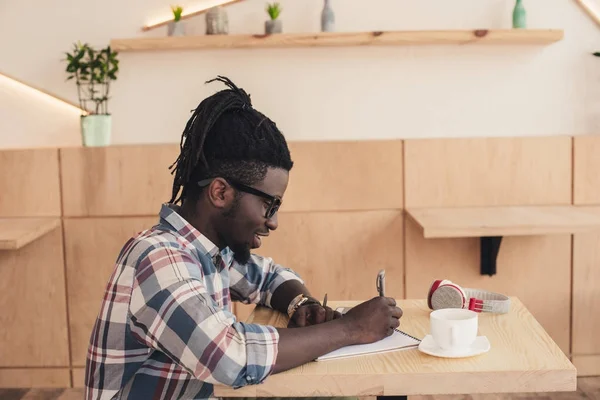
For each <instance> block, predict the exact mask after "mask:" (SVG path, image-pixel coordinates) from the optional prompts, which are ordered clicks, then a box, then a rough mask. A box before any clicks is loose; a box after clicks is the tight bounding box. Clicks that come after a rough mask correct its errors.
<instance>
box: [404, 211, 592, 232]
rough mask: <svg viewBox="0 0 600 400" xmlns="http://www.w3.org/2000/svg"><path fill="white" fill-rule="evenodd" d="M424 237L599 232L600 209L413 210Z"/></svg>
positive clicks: (411, 215) (413, 216) (411, 214)
mask: <svg viewBox="0 0 600 400" xmlns="http://www.w3.org/2000/svg"><path fill="white" fill-rule="evenodd" d="M407 212H408V214H409V215H410V217H411V218H412V219H413V220H414V221H415V222H416V223H417V224H419V226H420V227H421V228H422V229H423V235H424V237H426V238H456V237H485V236H522V235H545V234H561V233H576V232H580V231H586V230H593V229H599V230H600V207H584V206H570V205H566V206H523V207H459V208H413V209H408V210H407Z"/></svg>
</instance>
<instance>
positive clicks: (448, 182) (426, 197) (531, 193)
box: [404, 136, 572, 208]
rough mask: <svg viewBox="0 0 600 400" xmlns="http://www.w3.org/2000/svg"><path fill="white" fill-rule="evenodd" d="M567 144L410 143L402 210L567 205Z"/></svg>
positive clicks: (558, 140)
mask: <svg viewBox="0 0 600 400" xmlns="http://www.w3.org/2000/svg"><path fill="white" fill-rule="evenodd" d="M571 154H572V146H571V138H570V137H561V136H557V137H518V138H451V139H408V140H405V142H404V172H405V188H404V191H405V199H406V200H405V206H406V208H413V207H422V208H429V207H471V206H509V205H516V206H524V205H567V204H571V182H572V179H571V172H572V165H571V159H572V157H571Z"/></svg>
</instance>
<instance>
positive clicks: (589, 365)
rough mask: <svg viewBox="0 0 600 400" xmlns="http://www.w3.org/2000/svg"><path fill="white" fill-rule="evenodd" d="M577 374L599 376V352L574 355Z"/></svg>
mask: <svg viewBox="0 0 600 400" xmlns="http://www.w3.org/2000/svg"><path fill="white" fill-rule="evenodd" d="M573 364H574V365H575V368H577V376H600V354H590V355H574V356H573Z"/></svg>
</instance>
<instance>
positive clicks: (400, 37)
mask: <svg viewBox="0 0 600 400" xmlns="http://www.w3.org/2000/svg"><path fill="white" fill-rule="evenodd" d="M563 36H564V31H562V30H559V29H505V30H486V29H479V30H440V31H385V32H318V33H281V34H274V35H201V36H177V37H173V36H167V37H153V38H131V39H113V40H111V42H110V45H111V47H112V48H113V50H116V51H120V52H126V51H156V50H201V49H233V48H261V47H262V48H269V47H321V46H322V47H326V46H402V45H444V44H450V45H455V44H458V45H468V44H508V45H511V44H512V45H543V44H550V43H554V42H557V41H559V40H562V38H563Z"/></svg>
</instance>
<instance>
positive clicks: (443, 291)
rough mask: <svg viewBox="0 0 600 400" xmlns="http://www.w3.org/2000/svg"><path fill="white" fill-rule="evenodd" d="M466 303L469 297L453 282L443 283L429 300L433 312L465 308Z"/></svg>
mask: <svg viewBox="0 0 600 400" xmlns="http://www.w3.org/2000/svg"><path fill="white" fill-rule="evenodd" d="M447 282H449V281H447ZM432 289H433V287H432ZM466 302H467V296H466V294H465V292H464V291H463V290H462V288H461V287H460V286H458V285H455V284H454V283H452V282H449V283H442V284H440V285H439V286H438V287H437V289H435V290H434V291H433V293H431V295H430V298H429V304H430V307H429V308H431V309H432V310H438V309H441V308H464V307H465V305H466Z"/></svg>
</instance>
